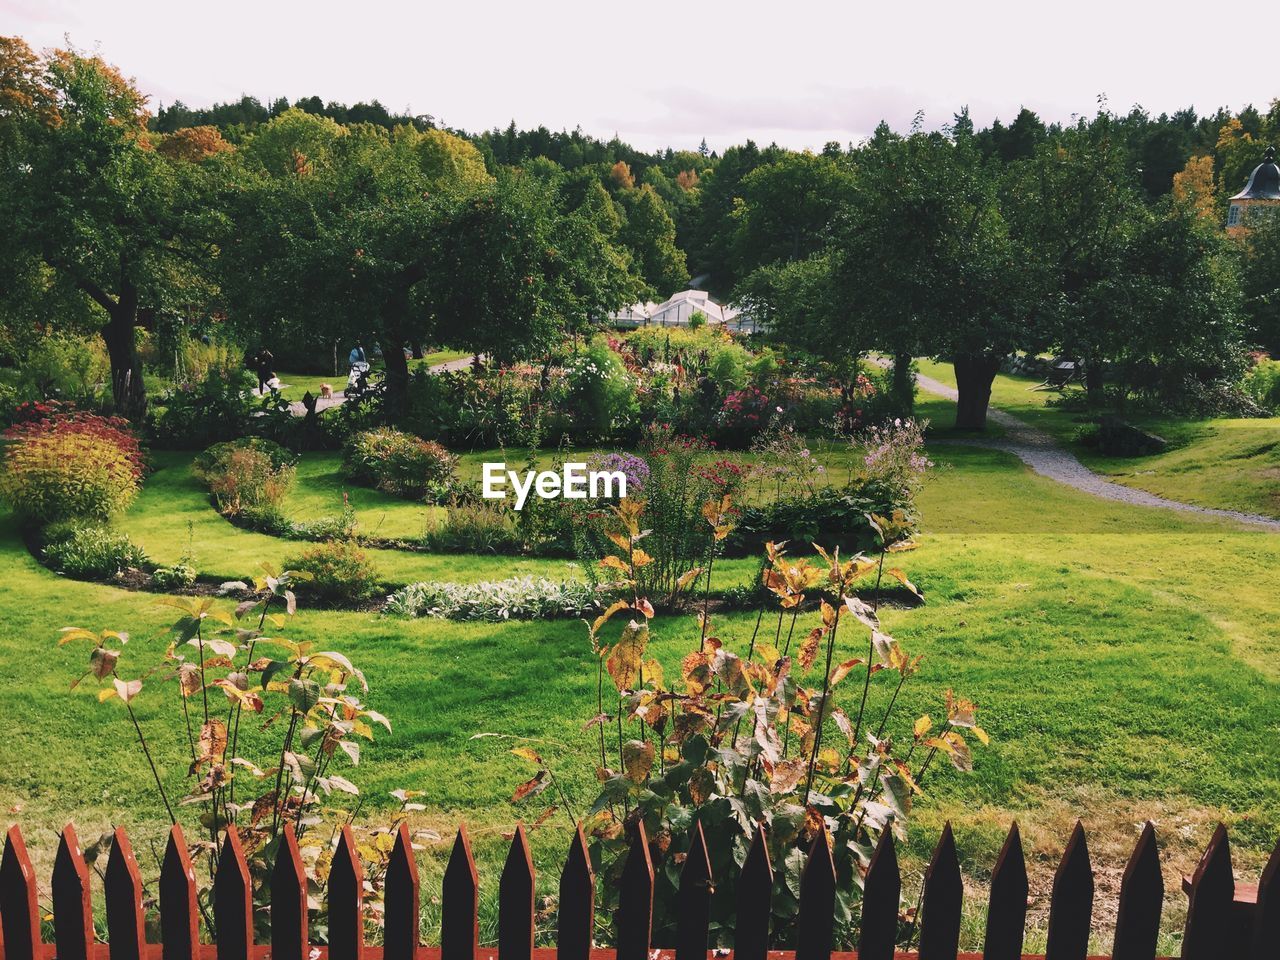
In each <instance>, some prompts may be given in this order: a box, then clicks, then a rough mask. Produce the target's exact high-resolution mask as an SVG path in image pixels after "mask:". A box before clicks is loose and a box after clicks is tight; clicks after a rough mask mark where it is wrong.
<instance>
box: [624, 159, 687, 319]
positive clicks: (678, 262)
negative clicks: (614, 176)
mask: <svg viewBox="0 0 1280 960" xmlns="http://www.w3.org/2000/svg"><path fill="white" fill-rule="evenodd" d="M622 205H623V209H624V210H625V211H626V221H625V222H624V223H623V225H622V228H621V229H620V230H619V232H618V239H619V240H620V241H621V242H622V243H623V244H624V245H625V246H626V247H627V249H628V250H630V251H631V256H632V259H633V263H634V265H635V270H636V273H637V274H638V276H639V278H640V279H641V280H642V281H643V282H644V284H645V286H646V287H649V288H650V289H651V290H652V291H656V292H657V294H658V295H660V296H667V295H670V294H672V293H674V292H675V291H677V290H679V289H681V288H682V287H684V286H685V285H686V284H687V283H688V282H689V270H688V267H687V266H686V265H685V257H684V251H683V250H681V249H680V248H679V247H678V246H676V225H675V223H674V222H672V220H671V216H670V214H668V213H667V208H666V205H665V204H664V203H663V202H662V198H661V197H660V196H658V192H657V191H656V190H654V188H653V187H651V186H650V185H649V184H647V183H646V184H644V185H643V186H641V187H640V188H639V189H638V190H628V191H625V192H624V193H623V194H622Z"/></svg>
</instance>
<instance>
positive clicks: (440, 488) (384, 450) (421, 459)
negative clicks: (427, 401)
mask: <svg viewBox="0 0 1280 960" xmlns="http://www.w3.org/2000/svg"><path fill="white" fill-rule="evenodd" d="M457 465H458V460H457V457H455V456H454V455H453V454H451V453H450V452H449V451H448V450H446V449H445V448H444V447H443V446H441V445H440V444H438V443H435V442H433V441H430V440H422V439H420V438H419V437H415V436H414V435H413V434H410V433H405V432H403V431H401V430H396V429H394V428H392V427H379V428H376V429H373V430H362V431H360V432H359V433H356V434H355V435H353V436H352V437H351V439H350V440H348V441H347V443H346V446H345V447H344V449H343V453H342V469H343V472H344V474H345V475H346V477H347V479H349V480H351V482H353V483H359V484H363V485H365V486H370V487H376V488H377V489H379V490H382V491H384V492H386V493H390V494H394V495H395V496H398V497H406V498H408V499H411V500H426V501H429V502H431V503H440V502H443V501H444V500H445V499H447V498H448V497H449V495H450V493H451V492H452V491H453V489H454V487H455V485H456V483H457Z"/></svg>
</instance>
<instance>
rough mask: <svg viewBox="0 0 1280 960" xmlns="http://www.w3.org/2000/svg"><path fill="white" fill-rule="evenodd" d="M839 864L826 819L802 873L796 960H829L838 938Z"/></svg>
mask: <svg viewBox="0 0 1280 960" xmlns="http://www.w3.org/2000/svg"><path fill="white" fill-rule="evenodd" d="M835 920H836V864H835V861H834V860H833V859H832V858H831V840H830V837H829V836H828V834H827V824H826V822H825V821H824V822H823V824H822V827H821V828H820V829H819V830H818V835H817V836H816V837H814V840H813V846H812V847H810V849H809V858H808V860H806V861H805V865H804V870H803V871H802V872H801V874H800V912H799V914H798V915H797V917H796V960H830V958H831V947H832V943H833V941H834V939H835Z"/></svg>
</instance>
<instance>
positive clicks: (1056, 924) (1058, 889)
mask: <svg viewBox="0 0 1280 960" xmlns="http://www.w3.org/2000/svg"><path fill="white" fill-rule="evenodd" d="M1092 919H1093V865H1092V864H1091V863H1090V862H1089V843H1088V840H1087V839H1086V837H1085V834H1084V824H1082V823H1081V822H1080V821H1079V820H1077V821H1076V826H1075V829H1074V830H1072V831H1071V839H1070V840H1068V841H1067V848H1066V850H1064V851H1063V852H1062V860H1061V861H1060V862H1059V864H1058V869H1057V870H1056V871H1055V872H1054V875H1053V896H1052V898H1051V900H1050V904H1049V933H1048V938H1047V940H1048V942H1047V945H1046V947H1045V952H1044V955H1045V960H1085V957H1086V956H1087V955H1088V953H1089V926H1090V923H1091V921H1092Z"/></svg>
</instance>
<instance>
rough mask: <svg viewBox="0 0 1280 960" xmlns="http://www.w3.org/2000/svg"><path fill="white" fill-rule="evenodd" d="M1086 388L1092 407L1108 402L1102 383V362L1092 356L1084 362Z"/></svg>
mask: <svg viewBox="0 0 1280 960" xmlns="http://www.w3.org/2000/svg"><path fill="white" fill-rule="evenodd" d="M1084 388H1085V393H1086V395H1087V396H1088V400H1089V406H1090V407H1101V406H1103V404H1105V403H1106V392H1105V391H1104V390H1103V385H1102V363H1101V361H1098V360H1095V359H1094V358H1092V357H1090V358H1089V359H1087V360H1085V362H1084Z"/></svg>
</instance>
